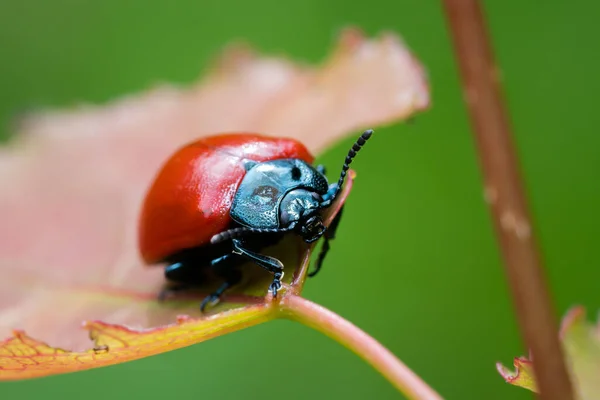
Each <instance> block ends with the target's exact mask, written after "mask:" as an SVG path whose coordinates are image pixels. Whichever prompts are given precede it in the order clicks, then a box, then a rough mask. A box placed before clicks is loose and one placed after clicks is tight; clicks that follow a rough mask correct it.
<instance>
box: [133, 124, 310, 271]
mask: <svg viewBox="0 0 600 400" xmlns="http://www.w3.org/2000/svg"><path fill="white" fill-rule="evenodd" d="M283 158H297V159H300V160H303V161H306V162H307V163H309V164H311V163H312V162H313V160H314V157H313V156H312V155H311V154H310V153H309V151H308V150H307V149H306V147H305V146H304V145H303V144H302V143H300V142H298V141H296V140H293V139H284V138H273V137H268V136H262V135H258V134H249V133H239V134H225V135H218V136H212V137H206V138H203V139H200V140H198V141H196V142H193V143H190V144H188V145H186V146H184V147H182V148H181V149H179V150H178V151H176V152H175V154H173V155H172V156H171V158H169V160H167V162H166V163H165V165H164V166H163V167H162V169H161V170H160V171H159V173H158V175H157V176H156V178H155V180H154V182H153V183H152V186H151V187H150V189H149V191H148V193H147V195H146V197H145V200H144V203H143V205H142V210H141V218H140V224H139V248H140V252H141V255H142V258H143V259H144V261H145V262H146V263H148V264H153V263H158V262H161V261H163V260H164V259H165V258H166V257H169V256H170V255H172V254H174V253H177V252H179V251H181V250H184V249H188V248H194V247H200V246H203V245H205V244H208V243H209V241H210V238H211V237H212V236H213V235H215V234H217V233H219V232H222V231H224V230H226V229H227V228H228V227H229V226H230V225H231V224H232V219H231V216H230V214H229V211H230V209H231V205H232V202H233V198H234V196H235V194H236V192H237V190H238V187H239V185H240V183H241V181H242V179H243V178H244V175H245V174H246V169H245V165H247V162H248V160H252V161H257V162H262V161H269V160H276V159H283Z"/></svg>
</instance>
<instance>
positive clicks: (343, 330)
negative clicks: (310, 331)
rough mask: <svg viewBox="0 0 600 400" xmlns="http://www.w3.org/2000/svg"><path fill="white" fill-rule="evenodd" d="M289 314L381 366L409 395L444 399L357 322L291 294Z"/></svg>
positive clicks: (418, 399) (284, 304)
mask: <svg viewBox="0 0 600 400" xmlns="http://www.w3.org/2000/svg"><path fill="white" fill-rule="evenodd" d="M280 310H281V312H282V313H283V315H285V316H286V317H288V318H290V319H293V320H295V321H298V322H301V323H303V324H305V325H307V326H310V327H311V328H314V329H316V330H318V331H319V332H321V333H324V334H325V335H327V336H329V337H331V338H332V339H334V340H336V341H337V342H338V343H340V344H342V345H344V346H346V347H347V348H348V349H350V350H352V351H353V352H354V353H355V354H357V355H358V356H359V357H361V358H362V359H363V360H365V361H367V362H368V363H369V364H371V366H373V368H375V369H376V370H378V371H379V372H380V373H381V374H382V375H383V376H384V377H385V378H386V379H388V380H389V381H390V382H391V383H392V384H393V385H394V386H395V387H396V388H397V389H398V390H400V391H401V392H402V393H403V394H404V395H405V396H406V397H407V398H409V399H414V400H442V397H441V396H440V395H439V394H437V393H436V391H435V390H433V389H432V388H431V387H429V386H428V385H427V384H426V383H425V382H424V381H423V380H422V379H421V378H419V376H418V375H416V374H415V373H414V372H412V371H411V370H410V369H409V368H408V367H407V366H406V365H404V364H403V363H402V362H401V361H400V360H399V359H398V358H397V357H396V356H395V355H394V354H393V353H392V352H390V351H389V350H388V349H386V348H385V347H383V346H382V345H381V343H379V342H378V341H377V340H375V339H373V338H372V337H371V336H369V335H368V334H366V333H365V332H364V331H362V330H361V329H360V328H358V327H357V326H356V325H354V324H352V323H351V322H349V321H347V320H345V319H344V318H342V317H340V316H339V315H337V314H335V313H333V312H331V311H329V310H327V309H326V308H324V307H322V306H320V305H318V304H315V303H313V302H311V301H309V300H306V299H304V298H302V297H300V296H296V295H294V294H290V295H287V296H285V297H284V298H283V299H282V301H281V303H280Z"/></svg>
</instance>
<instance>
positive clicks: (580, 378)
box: [496, 306, 600, 400]
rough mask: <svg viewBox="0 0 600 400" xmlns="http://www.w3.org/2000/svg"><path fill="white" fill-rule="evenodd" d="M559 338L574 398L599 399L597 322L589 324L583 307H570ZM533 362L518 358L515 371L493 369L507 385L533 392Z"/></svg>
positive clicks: (500, 367) (599, 333) (599, 331)
mask: <svg viewBox="0 0 600 400" xmlns="http://www.w3.org/2000/svg"><path fill="white" fill-rule="evenodd" d="M560 338H561V343H562V346H563V349H564V351H565V356H566V359H567V366H568V369H569V373H570V375H571V379H572V381H573V384H574V387H575V391H576V396H577V397H576V398H577V399H579V400H591V399H598V398H600V323H597V324H596V325H594V324H591V323H590V322H588V321H587V320H586V316H585V309H584V308H583V307H581V306H578V307H573V308H572V309H571V310H569V311H568V312H567V314H566V315H565V317H564V318H563V321H562V324H561V330H560ZM532 363H533V361H532V358H531V357H530V358H529V359H527V358H524V357H519V358H515V367H516V369H515V371H514V372H511V371H510V370H508V369H507V368H506V367H504V366H503V365H502V364H500V363H497V364H496V367H497V369H498V372H499V373H500V375H502V377H503V378H504V379H505V380H506V382H508V383H510V384H513V385H515V386H521V387H523V388H526V389H529V390H532V391H534V392H536V391H537V386H536V384H535V378H534V374H533V364H532Z"/></svg>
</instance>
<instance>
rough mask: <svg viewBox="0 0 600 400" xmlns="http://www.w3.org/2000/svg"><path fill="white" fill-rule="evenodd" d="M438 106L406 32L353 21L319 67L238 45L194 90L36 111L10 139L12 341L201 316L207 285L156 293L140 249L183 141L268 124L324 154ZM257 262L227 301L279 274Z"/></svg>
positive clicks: (67, 338) (73, 339) (5, 233)
mask: <svg viewBox="0 0 600 400" xmlns="http://www.w3.org/2000/svg"><path fill="white" fill-rule="evenodd" d="M428 105H429V93H428V87H427V82H426V79H425V76H424V72H423V70H422V67H421V66H420V64H419V63H418V62H417V61H416V60H415V58H414V57H413V55H412V54H411V53H410V52H409V51H408V50H407V49H406V48H405V47H404V45H403V43H402V42H401V41H400V40H399V39H398V38H397V37H396V36H394V35H392V34H390V33H386V34H383V35H381V36H380V37H379V38H375V39H370V40H369V39H367V38H365V37H363V36H362V34H361V33H360V32H359V31H358V30H356V29H347V30H345V31H344V32H343V33H342V35H341V37H340V39H339V41H338V43H337V44H336V46H335V48H334V50H333V53H332V54H331V55H330V57H328V58H327V59H326V60H325V62H324V63H323V64H322V65H321V66H320V67H310V66H305V65H299V64H296V63H293V62H291V61H289V60H287V59H284V58H274V57H262V56H259V55H257V54H256V53H254V52H253V51H252V50H251V49H249V48H248V47H247V46H241V45H234V46H231V47H230V48H229V49H227V50H226V51H225V52H224V54H223V55H222V56H221V57H220V58H219V59H218V60H217V61H216V62H215V63H214V65H213V66H212V67H211V69H210V71H209V73H208V74H207V75H206V76H205V77H204V78H203V79H201V80H200V81H199V82H198V83H196V84H194V85H192V86H191V87H189V88H175V87H173V86H170V85H160V86H158V87H156V88H154V89H152V90H150V91H148V92H147V93H142V94H137V95H131V96H128V97H125V98H122V99H119V100H116V101H114V102H111V103H109V104H107V105H81V106H79V107H77V108H75V109H72V110H67V111H44V112H42V111H40V112H39V113H38V114H35V115H32V116H30V117H28V118H25V119H24V120H22V121H20V124H19V126H20V128H19V129H18V131H17V132H16V135H15V136H14V138H13V140H12V141H11V143H10V144H9V146H7V147H5V148H0V166H1V168H0V221H2V224H1V225H0V273H2V277H3V279H2V280H0V338H2V337H11V336H12V332H13V330H14V329H18V330H22V331H25V332H27V335H30V336H31V337H34V338H36V339H38V338H39V339H40V340H43V341H44V342H46V343H49V344H50V345H51V346H53V347H56V348H64V349H71V350H73V351H75V352H82V351H83V352H85V351H86V350H85V349H87V348H89V346H90V344H89V339H87V338H86V337H85V335H83V334H82V332H81V331H80V330H78V329H77V327H79V326H81V324H82V322H84V321H90V320H98V321H104V323H106V324H111V325H124V326H128V327H129V328H130V329H132V330H136V331H137V330H143V329H154V328H155V327H160V326H164V325H165V324H170V323H172V322H173V321H174V320H175V318H176V316H177V315H188V316H191V317H200V315H199V313H198V301H199V296H200V295H202V294H199V295H198V294H197V295H196V296H191V297H190V298H184V297H179V296H178V297H177V298H174V299H171V300H170V301H168V302H166V303H159V302H157V301H156V296H157V293H158V292H159V291H160V289H161V287H162V286H163V285H164V278H163V271H162V268H159V267H154V268H146V267H144V266H143V263H142V262H141V260H140V257H139V254H138V252H137V248H136V245H137V232H136V229H137V218H138V214H139V207H140V204H141V200H142V198H143V195H144V193H145V191H146V189H147V187H148V185H149V183H150V181H151V179H152V178H153V176H154V174H155V172H156V171H157V169H158V168H159V166H160V165H161V164H162V163H163V161H164V160H165V159H166V158H167V157H168V156H169V155H170V154H171V153H172V152H173V151H174V150H175V149H176V148H178V147H180V146H182V145H183V144H185V143H187V142H189V141H191V140H193V139H196V138H198V137H200V136H203V135H208V134H214V133H217V132H224V131H257V132H262V133H264V134H269V135H276V136H291V137H296V138H298V139H300V140H301V141H303V142H304V143H305V144H307V146H308V147H309V149H310V150H311V151H313V152H315V153H318V152H320V151H323V150H324V149H325V147H326V146H328V145H330V144H331V143H333V142H334V141H335V140H337V139H339V138H341V137H343V136H347V135H349V134H350V133H352V132H355V131H356V130H358V129H362V128H365V127H370V126H372V125H378V124H386V123H391V122H394V121H398V120H400V119H402V118H406V117H409V116H410V115H412V114H413V113H415V112H417V111H420V110H423V109H425V108H427V107H428ZM354 134H355V133H354ZM342 161H343V160H340V164H341V162H342ZM330 170H331V167H330ZM347 186H348V187H350V185H347ZM346 195H347V193H346ZM308 250H309V249H308V248H306V247H300V248H299V247H298V243H297V242H295V241H292V240H288V241H287V242H286V243H284V244H283V245H282V246H277V247H276V248H273V249H271V251H273V252H274V253H273V255H275V256H278V257H281V258H282V261H283V262H284V264H285V265H286V271H288V272H289V273H286V278H287V282H288V283H291V280H292V279H293V278H294V274H293V273H291V272H292V271H296V270H297V267H298V265H299V264H302V265H303V266H304V267H303V268H304V270H305V268H306V262H307V260H308V254H309V253H307V251H308ZM301 261H302V263H301ZM252 268H254V270H256V271H257V272H256V273H255V274H254V275H256V278H257V279H258V280H252V285H253V286H252V285H250V286H248V287H246V288H240V290H239V291H238V292H237V293H236V292H232V293H231V294H230V295H228V296H227V298H226V299H224V300H225V302H224V303H223V304H221V305H219V306H218V307H217V308H216V309H215V312H221V311H223V310H225V309H228V308H232V307H239V306H240V305H243V304H249V303H260V302H264V299H263V297H262V296H263V295H264V291H265V288H266V285H265V284H264V283H266V282H268V280H269V276H268V274H264V272H262V271H259V270H258V267H249V268H248V271H249V274H248V275H249V276H251V277H252V276H253V273H252ZM296 278H297V279H298V274H296ZM260 279H262V280H263V282H262V283H261V282H259V280H260ZM302 282H303V277H301V278H300V281H296V282H295V283H296V284H297V285H298V288H301V284H302ZM215 284H216V283H215ZM211 289H212V288H211V287H207V288H206V293H208V291H210V290H211ZM206 293H204V294H206ZM88 326H89V325H88ZM9 340H11V339H9ZM198 340H199V339H198V338H195V339H193V340H192V341H190V344H191V343H192V342H197V341H198ZM113 350H114V349H111V350H110V352H109V353H111V354H113V355H114V352H113ZM165 350H167V348H165ZM2 360H3V359H2V358H0V366H2V365H4V364H3V363H4V361H2ZM13 360H14V359H13ZM4 371H6V369H0V379H5V375H4ZM55 372H57V371H55Z"/></svg>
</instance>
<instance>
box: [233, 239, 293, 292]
mask: <svg viewBox="0 0 600 400" xmlns="http://www.w3.org/2000/svg"><path fill="white" fill-rule="evenodd" d="M232 242H233V252H234V253H235V254H238V255H240V256H244V257H246V258H248V259H249V260H251V261H253V262H255V263H256V264H258V265H259V266H260V267H262V268H264V269H266V270H267V271H269V272H272V273H273V282H272V283H271V285H270V286H269V290H270V291H271V293H273V297H277V292H278V291H279V289H281V279H282V278H283V263H282V262H281V261H279V260H278V259H276V258H275V257H269V256H265V255H264V254H260V253H256V252H253V251H250V250H248V249H246V248H244V246H243V244H242V242H241V241H240V240H239V239H233V240H232Z"/></svg>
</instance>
